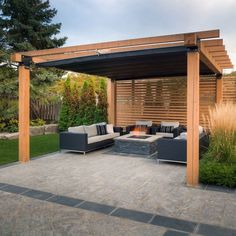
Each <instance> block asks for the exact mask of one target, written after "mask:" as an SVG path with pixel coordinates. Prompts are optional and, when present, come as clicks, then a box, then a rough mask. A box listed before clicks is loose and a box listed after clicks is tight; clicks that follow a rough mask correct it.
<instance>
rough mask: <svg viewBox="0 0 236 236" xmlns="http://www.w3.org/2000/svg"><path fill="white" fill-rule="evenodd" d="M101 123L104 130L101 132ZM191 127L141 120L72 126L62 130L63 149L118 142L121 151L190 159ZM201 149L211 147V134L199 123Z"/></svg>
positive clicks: (93, 147) (88, 148) (91, 148)
mask: <svg viewBox="0 0 236 236" xmlns="http://www.w3.org/2000/svg"><path fill="white" fill-rule="evenodd" d="M100 127H102V128H104V132H100ZM186 131H187V128H186V127H185V126H183V125H182V126H180V124H179V122H167V121H162V122H161V124H159V125H158V124H153V122H152V121H148V120H140V121H136V124H135V125H129V126H127V127H125V128H124V129H123V128H122V127H114V126H113V124H106V122H103V123H100V124H93V125H90V126H84V125H82V126H77V127H69V128H68V131H67V132H61V133H60V149H61V150H67V151H75V152H81V153H83V154H85V153H86V152H89V151H94V150H96V149H100V148H105V147H108V146H111V145H113V144H114V146H113V148H112V150H113V151H114V152H116V153H117V154H119V153H120V154H121V155H123V154H124V153H126V154H137V155H138V156H142V157H144V158H153V159H156V160H158V161H168V162H179V163H186V162H187V132H186ZM199 144H200V145H199V153H200V156H199V157H201V154H202V153H203V152H204V151H206V150H207V147H208V135H207V133H206V132H205V131H204V129H203V127H201V126H199Z"/></svg>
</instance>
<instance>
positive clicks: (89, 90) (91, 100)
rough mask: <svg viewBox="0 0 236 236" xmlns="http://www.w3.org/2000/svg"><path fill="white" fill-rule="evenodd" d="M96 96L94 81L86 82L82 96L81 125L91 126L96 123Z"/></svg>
mask: <svg viewBox="0 0 236 236" xmlns="http://www.w3.org/2000/svg"><path fill="white" fill-rule="evenodd" d="M95 112H96V96H95V91H94V85H93V83H92V81H87V80H85V81H84V84H83V87H82V90H81V94H80V109H79V117H80V119H81V122H80V123H81V124H83V125H90V124H93V123H94V121H95Z"/></svg>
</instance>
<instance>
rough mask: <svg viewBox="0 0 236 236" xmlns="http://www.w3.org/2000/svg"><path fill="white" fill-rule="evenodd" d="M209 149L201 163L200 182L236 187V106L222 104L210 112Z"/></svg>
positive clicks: (208, 118) (208, 119)
mask: <svg viewBox="0 0 236 236" xmlns="http://www.w3.org/2000/svg"><path fill="white" fill-rule="evenodd" d="M205 120H206V121H207V123H208V127H209V133H210V140H209V141H210V142H209V148H208V150H207V151H206V153H205V154H204V155H203V158H202V160H201V161H200V181H201V182H202V183H205V184H215V185H221V186H225V187H231V188H235V187H236V104H233V103H221V104H217V105H216V106H215V107H214V108H211V109H210V110H209V116H207V117H205Z"/></svg>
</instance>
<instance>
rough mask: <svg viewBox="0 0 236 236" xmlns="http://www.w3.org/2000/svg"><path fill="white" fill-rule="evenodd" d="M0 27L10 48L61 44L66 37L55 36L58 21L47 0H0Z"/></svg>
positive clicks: (23, 48) (31, 47) (42, 47)
mask: <svg viewBox="0 0 236 236" xmlns="http://www.w3.org/2000/svg"><path fill="white" fill-rule="evenodd" d="M0 12H1V15H0V28H1V29H2V32H0V35H1V33H2V35H3V37H2V39H4V40H5V41H6V43H7V47H8V49H9V50H10V51H29V50H34V49H48V48H55V47H60V46H62V45H63V44H64V43H65V41H66V37H63V38H56V37H55V35H57V34H58V33H59V32H60V28H61V23H56V24H54V23H52V19H53V17H54V16H55V15H56V14H57V10H56V9H55V8H50V3H49V0H46V1H44V0H21V1H19V0H0Z"/></svg>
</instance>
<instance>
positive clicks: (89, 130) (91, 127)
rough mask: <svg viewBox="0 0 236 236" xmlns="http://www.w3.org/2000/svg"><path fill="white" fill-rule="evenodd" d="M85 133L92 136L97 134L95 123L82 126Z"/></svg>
mask: <svg viewBox="0 0 236 236" xmlns="http://www.w3.org/2000/svg"><path fill="white" fill-rule="evenodd" d="M84 130H85V133H87V134H88V137H93V136H96V135H97V127H96V125H89V126H84Z"/></svg>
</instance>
